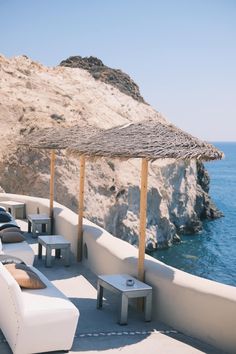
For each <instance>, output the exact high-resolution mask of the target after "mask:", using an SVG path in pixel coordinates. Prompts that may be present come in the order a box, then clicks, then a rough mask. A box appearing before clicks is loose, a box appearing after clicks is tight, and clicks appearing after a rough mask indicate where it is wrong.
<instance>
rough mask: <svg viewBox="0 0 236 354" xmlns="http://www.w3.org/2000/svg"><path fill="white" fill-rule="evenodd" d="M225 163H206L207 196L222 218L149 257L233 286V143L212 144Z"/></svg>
mask: <svg viewBox="0 0 236 354" xmlns="http://www.w3.org/2000/svg"><path fill="white" fill-rule="evenodd" d="M214 145H215V146H217V147H218V148H219V149H220V150H222V151H223V152H224V153H225V159H224V160H222V161H214V162H210V163H206V164H205V165H206V168H207V170H208V172H209V174H210V177H211V184H210V195H211V197H212V199H213V200H214V202H215V204H216V205H217V207H218V208H219V209H220V210H221V211H223V213H224V217H223V218H220V219H217V220H214V221H210V222H205V223H204V230H203V231H202V232H201V234H198V235H189V236H182V243H181V244H179V245H174V246H173V247H171V248H169V249H167V250H162V251H156V252H155V253H154V254H153V256H154V257H155V258H158V259H159V260H161V261H162V262H164V263H167V264H169V265H171V266H173V267H175V268H178V269H181V270H183V271H185V272H188V273H191V274H194V275H198V276H200V277H203V278H207V279H212V280H215V281H218V282H221V283H224V284H229V285H234V286H236V143H214Z"/></svg>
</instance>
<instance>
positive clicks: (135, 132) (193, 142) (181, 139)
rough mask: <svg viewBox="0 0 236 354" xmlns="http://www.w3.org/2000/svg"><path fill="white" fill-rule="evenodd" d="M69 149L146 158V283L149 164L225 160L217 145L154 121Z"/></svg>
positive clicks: (143, 238) (142, 210)
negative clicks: (171, 159)
mask: <svg viewBox="0 0 236 354" xmlns="http://www.w3.org/2000/svg"><path fill="white" fill-rule="evenodd" d="M68 150H69V151H70V152H71V153H72V154H75V155H80V156H86V157H110V158H118V159H122V160H123V159H130V158H141V159H142V166H141V195H140V234H139V257H138V277H139V279H140V280H144V257H145V241H146V213H147V184H148V161H150V160H151V161H155V160H157V159H166V158H173V159H177V160H190V159H196V160H202V161H210V160H217V159H221V158H222V157H223V153H222V152H221V151H219V150H218V149H216V148H215V147H214V146H213V145H211V144H209V143H207V142H204V141H201V140H199V139H197V138H195V137H193V136H192V135H190V134H188V133H186V132H184V131H182V130H181V129H178V128H177V127H175V126H174V125H172V124H163V123H160V122H156V121H153V120H152V121H142V122H138V123H131V124H127V125H123V126H117V127H114V128H111V129H107V130H105V131H100V132H99V133H98V134H96V135H93V136H92V138H88V139H87V140H84V141H80V142H77V143H75V144H73V146H70V147H68ZM80 242H82V241H80Z"/></svg>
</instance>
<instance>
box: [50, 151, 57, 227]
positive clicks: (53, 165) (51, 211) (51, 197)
mask: <svg viewBox="0 0 236 354" xmlns="http://www.w3.org/2000/svg"><path fill="white" fill-rule="evenodd" d="M55 157H56V154H55V150H51V164H50V204H49V216H50V218H51V225H52V219H53V201H54V176H55ZM51 231H52V230H51Z"/></svg>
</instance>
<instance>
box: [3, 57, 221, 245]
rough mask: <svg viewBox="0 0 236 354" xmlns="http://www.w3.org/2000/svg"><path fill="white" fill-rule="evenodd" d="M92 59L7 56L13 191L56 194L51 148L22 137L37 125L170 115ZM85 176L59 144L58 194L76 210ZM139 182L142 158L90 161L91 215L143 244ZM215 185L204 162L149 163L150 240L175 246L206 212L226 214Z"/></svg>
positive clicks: (6, 151)
mask: <svg viewBox="0 0 236 354" xmlns="http://www.w3.org/2000/svg"><path fill="white" fill-rule="evenodd" d="M70 60H71V59H70ZM81 60H82V59H80V62H81V63H82V62H83V60H82V61H81ZM67 62H68V61H67ZM85 62H86V61H85ZM93 62H94V59H93ZM90 64H91V63H90ZM90 64H88V67H87V68H86V67H83V68H82V69H81V66H83V65H85V64H80V67H79V68H78V67H76V68H73V69H72V68H70V67H64V66H58V67H55V68H47V67H44V66H43V65H41V64H39V63H37V62H33V61H32V60H30V59H29V58H27V57H26V56H21V57H16V58H12V59H7V58H5V57H3V56H1V57H0V98H1V99H0V124H1V132H2V134H1V145H0V170H1V174H0V186H1V187H2V188H3V189H4V190H5V191H6V192H11V193H21V194H31V195H36V196H42V197H48V195H49V153H48V152H47V151H39V150H29V149H27V148H24V147H20V146H19V145H18V144H17V141H18V139H22V138H24V137H25V136H27V135H28V134H29V132H31V131H33V130H35V129H39V128H42V127H49V126H50V127H51V126H58V125H60V126H73V125H74V124H86V123H89V124H91V125H93V126H95V127H99V128H110V127H112V126H115V125H120V124H125V123H129V122H131V121H132V122H133V121H138V120H141V119H148V118H152V119H156V120H157V121H165V118H164V117H163V116H162V115H161V114H160V113H159V112H157V111H155V110H154V109H153V108H152V107H151V106H149V105H147V104H145V103H144V102H143V99H142V97H141V96H140V93H139V90H138V89H137V87H136V86H137V85H136V84H134V85H133V82H132V81H129V84H128V86H129V89H128V91H129V93H128V94H127V92H125V91H127V90H126V89H125V88H126V87H127V81H125V84H124V87H123V88H122V89H121V87H122V79H121V78H122V74H123V73H122V72H119V73H118V74H119V75H118V78H117V79H116V80H113V84H112V85H111V84H110V82H108V81H109V80H108V81H107V79H104V77H106V74H104V72H109V73H110V74H111V70H113V69H110V68H108V69H107V67H105V68H102V72H103V73H102V74H101V75H100V77H98V75H97V77H96V78H94V74H93V73H92V74H91V68H89V65H90ZM102 65H103V64H102ZM92 66H93V65H92ZM97 71H98V69H97V68H96V72H97ZM124 75H125V74H124ZM95 76H96V75H95ZM108 76H109V75H108ZM127 80H128V79H127ZM130 80H131V79H130ZM115 81H118V84H114V82H115ZM135 85H136V86H135ZM131 93H132V94H131ZM139 96H140V97H139ZM78 176H79V163H78V160H76V159H75V158H74V157H68V156H65V155H64V153H63V152H58V154H57V159H56V188H55V199H56V200H57V201H58V202H60V203H62V204H64V205H66V206H68V207H69V208H71V209H73V210H74V211H77V194H78ZM139 185H140V161H139V160H129V161H126V162H119V161H116V160H110V159H104V160H96V161H95V162H94V161H93V162H87V164H86V185H85V216H86V217H87V218H88V219H90V220H92V221H94V222H95V223H97V224H99V225H101V226H103V227H104V228H105V229H107V230H108V231H110V232H111V233H112V234H114V235H116V236H117V237H120V238H122V239H125V240H127V241H129V242H131V243H132V244H137V243H138V225H139V200H140V189H139ZM208 188H209V178H208V176H207V172H206V171H205V169H204V166H203V164H201V163H196V162H195V161H191V162H178V163H177V162H176V161H174V160H165V161H158V162H155V163H152V164H150V173H149V190H148V217H147V222H148V226H147V245H148V247H156V245H158V246H159V247H166V246H169V245H170V244H171V243H172V242H174V241H178V240H179V236H178V235H180V234H181V233H188V232H191V233H192V232H197V231H199V230H200V229H201V227H202V220H203V219H204V218H208V219H212V218H215V217H218V216H220V213H219V212H218V211H217V209H216V208H215V206H214V205H213V203H212V201H211V199H210V197H209V195H208Z"/></svg>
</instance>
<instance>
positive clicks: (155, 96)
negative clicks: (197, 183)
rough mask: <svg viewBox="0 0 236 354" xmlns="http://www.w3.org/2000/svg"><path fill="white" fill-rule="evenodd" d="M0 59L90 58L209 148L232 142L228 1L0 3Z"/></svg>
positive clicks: (235, 14)
mask: <svg viewBox="0 0 236 354" xmlns="http://www.w3.org/2000/svg"><path fill="white" fill-rule="evenodd" d="M0 33H1V35H0V53H2V54H3V55H5V56H7V57H11V56H15V55H20V54H26V55H28V56H29V57H31V58H32V59H34V60H37V61H40V62H41V63H43V64H45V65H49V66H51V65H57V64H58V63H59V62H60V61H61V60H63V59H65V58H67V57H69V56H71V55H82V56H90V55H94V56H97V57H98V58H100V59H102V60H103V62H104V63H105V64H106V65H108V66H111V67H115V68H120V69H122V70H123V71H125V72H127V73H128V74H130V75H131V77H132V78H133V79H134V80H135V81H136V82H137V83H138V85H139V86H140V90H141V93H142V95H143V96H144V98H145V99H146V101H147V102H149V103H150V104H151V105H152V106H154V107H155V108H156V109H157V110H158V111H160V112H162V113H163V114H164V115H165V116H166V117H167V118H168V119H169V120H170V121H171V122H172V123H174V124H176V125H177V126H179V127H180V128H182V129H184V130H186V131H188V132H190V133H192V134H194V135H195V136H198V137H200V138H202V139H205V140H209V141H227V140H228V141H236V0H162V1H160V0H63V1H62V0H0Z"/></svg>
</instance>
